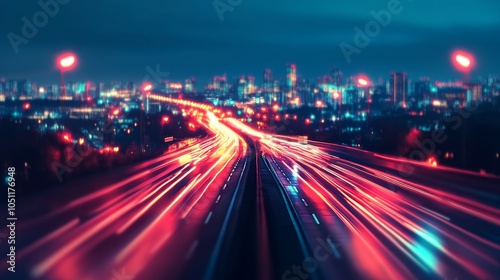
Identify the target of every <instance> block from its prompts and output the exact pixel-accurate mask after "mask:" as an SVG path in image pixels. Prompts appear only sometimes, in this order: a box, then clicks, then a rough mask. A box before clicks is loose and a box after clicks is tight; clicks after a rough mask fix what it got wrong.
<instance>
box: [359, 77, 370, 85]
mask: <svg viewBox="0 0 500 280" xmlns="http://www.w3.org/2000/svg"><path fill="white" fill-rule="evenodd" d="M358 85H359V86H367V85H368V79H367V78H365V77H359V78H358Z"/></svg>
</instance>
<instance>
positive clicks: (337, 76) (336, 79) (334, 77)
mask: <svg viewBox="0 0 500 280" xmlns="http://www.w3.org/2000/svg"><path fill="white" fill-rule="evenodd" d="M342 75H343V74H342V72H340V70H339V69H337V68H332V69H331V70H330V77H331V82H332V84H333V85H335V86H337V87H339V86H341V85H342Z"/></svg>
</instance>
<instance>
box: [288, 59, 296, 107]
mask: <svg viewBox="0 0 500 280" xmlns="http://www.w3.org/2000/svg"><path fill="white" fill-rule="evenodd" d="M296 86H297V66H295V64H288V65H287V66H286V87H287V88H286V90H287V93H286V103H289V104H292V103H293V102H294V101H295V99H296V95H297V89H296Z"/></svg>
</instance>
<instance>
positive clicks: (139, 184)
mask: <svg viewBox="0 0 500 280" xmlns="http://www.w3.org/2000/svg"><path fill="white" fill-rule="evenodd" d="M158 99H159V100H161V101H165V102H174V103H177V104H178V105H179V106H186V108H197V110H200V111H202V112H204V113H203V114H200V115H199V118H198V122H199V125H200V126H203V127H205V128H206V129H207V130H208V131H209V132H210V133H209V136H208V137H206V138H203V139H199V140H198V141H197V142H196V143H192V144H191V145H189V146H187V147H184V148H182V149H179V150H176V151H172V152H168V153H165V154H164V155H162V156H160V157H157V158H155V159H152V160H149V161H146V162H143V163H140V164H135V165H132V166H128V167H122V168H119V169H114V170H112V171H110V172H107V173H104V174H98V175H94V176H91V177H87V178H84V179H81V180H79V181H76V182H71V183H66V184H63V185H61V186H58V187H56V188H53V189H51V190H49V191H46V192H43V193H39V194H36V195H33V196H30V197H25V198H20V200H19V202H18V210H17V211H18V217H19V223H18V227H17V240H16V242H17V248H18V251H17V254H16V264H17V265H16V270H17V272H16V274H15V275H14V276H15V277H12V274H6V273H4V271H7V269H6V268H7V265H6V258H5V257H4V256H3V257H2V258H1V261H2V269H3V270H2V272H0V277H1V278H2V279H117V280H120V279H174V280H176V279H179V280H184V279H186V280H189V279H204V280H210V279H214V280H215V279H217V280H220V279H222V280H224V279H262V280H268V279H290V280H297V279H314V280H320V279H498V275H500V253H499V252H500V209H499V208H500V191H498V188H499V187H500V179H499V178H498V177H495V176H490V175H479V174H475V173H472V172H465V171H460V170H454V169H449V168H444V167H439V166H432V165H428V164H425V163H415V162H409V161H407V160H405V159H397V158H391V157H386V156H383V155H378V154H374V153H370V152H366V151H362V150H359V149H353V148H350V147H344V146H338V145H333V144H328V143H320V142H313V141H310V142H309V144H307V145H305V144H302V143H298V141H297V138H296V137H284V136H279V135H270V134H266V133H263V132H262V131H256V130H254V129H252V128H250V127H248V126H246V125H244V124H243V123H241V122H239V121H237V120H235V119H226V120H219V119H218V118H216V117H215V116H214V115H213V114H212V113H211V112H210V108H209V107H207V106H205V105H201V104H196V103H193V102H187V101H178V100H172V99H168V98H164V97H158ZM401 166H404V167H405V169H404V170H405V172H401V170H402V168H401ZM408 166H410V167H411V172H408V170H409V169H408Z"/></svg>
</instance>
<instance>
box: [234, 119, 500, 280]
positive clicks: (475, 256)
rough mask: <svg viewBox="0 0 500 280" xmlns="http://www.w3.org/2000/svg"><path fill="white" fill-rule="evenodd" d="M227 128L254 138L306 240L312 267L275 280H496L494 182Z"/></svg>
mask: <svg viewBox="0 0 500 280" xmlns="http://www.w3.org/2000/svg"><path fill="white" fill-rule="evenodd" d="M232 122H233V124H234V126H235V127H238V129H240V130H241V131H245V132H246V133H248V134H250V135H253V136H254V137H258V138H260V142H261V143H262V146H263V147H265V149H263V151H264V153H265V154H266V155H265V157H266V160H267V161H268V162H269V163H270V164H271V165H272V166H273V171H274V172H275V173H276V174H277V176H278V177H279V181H280V182H281V185H282V186H283V188H284V189H285V190H286V192H287V195H288V197H289V198H290V199H291V200H292V201H293V203H294V205H295V209H296V211H297V213H299V216H300V221H301V224H302V227H303V229H304V231H305V232H306V236H307V237H308V240H309V250H310V251H309V257H312V259H309V260H308V261H305V262H304V265H303V269H302V270H301V271H300V273H298V272H297V273H288V272H287V271H284V274H283V279H296V278H293V277H298V278H297V279H305V278H306V277H308V276H309V274H311V275H314V274H317V275H318V277H320V278H321V279H333V278H334V277H335V278H337V277H339V278H340V279H346V278H353V277H354V278H367V279H495V278H496V277H497V275H500V268H499V267H500V259H499V256H500V255H499V252H500V251H499V249H500V235H499V232H500V210H499V206H500V195H499V191H498V187H499V186H500V180H499V178H498V177H494V176H482V175H479V174H473V173H472V172H465V171H459V170H453V169H450V168H441V167H435V166H432V165H426V164H425V163H415V162H409V161H407V160H404V159H395V158H390V157H385V156H381V155H377V154H373V153H369V152H365V151H360V150H358V149H352V148H348V147H343V146H338V145H331V144H326V143H315V142H312V143H313V144H315V145H303V144H300V143H298V141H297V140H295V141H289V140H290V139H287V137H280V136H277V137H276V136H272V135H267V134H263V133H261V132H259V131H255V130H253V129H251V128H249V127H247V126H245V125H243V124H241V123H238V122H237V121H232ZM284 139H286V140H284ZM346 158H347V159H346ZM401 164H403V165H405V166H411V167H413V170H412V174H408V173H404V172H399V171H400V168H399V167H400V166H401ZM271 243H272V242H271ZM322 243H323V244H328V246H329V247H330V248H331V256H329V257H328V258H326V256H325V258H326V260H324V261H320V260H319V259H322V258H323V257H321V256H320V258H318V257H317V256H316V257H315V256H314V248H315V246H319V247H318V248H320V247H325V246H322ZM297 263H298V264H301V260H300V259H297ZM307 265H309V267H307ZM315 267H317V269H313V268H315ZM308 270H310V271H312V272H309V271H308ZM325 275H327V276H328V277H326V278H325Z"/></svg>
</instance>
